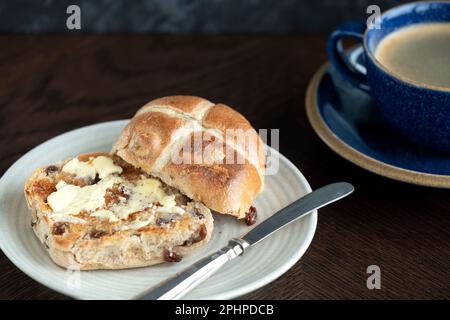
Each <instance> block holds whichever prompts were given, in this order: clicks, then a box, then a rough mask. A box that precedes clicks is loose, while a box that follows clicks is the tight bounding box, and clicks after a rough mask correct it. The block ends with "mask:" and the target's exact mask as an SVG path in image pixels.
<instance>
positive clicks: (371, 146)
mask: <svg viewBox="0 0 450 320" xmlns="http://www.w3.org/2000/svg"><path fill="white" fill-rule="evenodd" d="M361 52H362V50H361V49H360V48H357V49H356V50H353V51H351V52H350V53H349V55H350V57H349V60H350V61H351V62H352V64H353V65H354V67H355V68H362V69H363V68H364V67H363V65H362V64H361V59H362V55H361ZM306 108H307V114H308V118H309V121H310V122H311V125H312V126H313V128H314V130H315V131H316V132H317V134H318V135H319V136H320V137H321V139H322V140H323V141H324V142H325V143H326V144H327V145H328V146H329V147H330V148H331V149H333V150H334V151H335V152H337V153H338V154H340V155H341V156H343V157H344V158H346V159H347V160H349V161H351V162H353V163H355V164H357V165H359V166H360V167H362V168H365V169H367V170H369V171H372V172H375V173H377V174H380V175H383V176H386V177H389V178H392V179H396V180H400V181H404V182H408V183H413V184H419V185H425V186H433V187H443V188H450V155H449V154H444V153H442V154H440V153H436V152H433V151H430V150H426V149H422V148H420V147H416V146H414V145H411V144H410V143H409V142H407V141H405V140H403V139H402V138H401V137H400V136H398V135H397V134H396V133H395V132H394V131H392V129H391V128H390V127H389V126H388V125H387V124H386V122H385V120H384V119H383V117H382V115H381V114H380V113H379V112H378V108H377V106H376V105H375V104H374V102H373V100H372V99H371V98H370V96H369V95H367V94H365V93H363V92H362V91H360V90H358V89H355V88H353V87H351V86H350V85H349V84H347V83H346V82H345V81H343V80H342V79H341V78H340V77H339V76H338V75H337V74H336V72H335V71H334V70H333V69H332V68H331V67H330V65H329V64H328V63H327V64H325V65H324V66H322V67H321V68H320V69H319V70H318V71H317V72H316V74H315V75H314V77H313V78H312V79H311V82H310V84H309V87H308V91H307V95H306Z"/></svg>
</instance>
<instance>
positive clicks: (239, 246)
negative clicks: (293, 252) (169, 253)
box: [136, 239, 250, 300]
mask: <svg viewBox="0 0 450 320" xmlns="http://www.w3.org/2000/svg"><path fill="white" fill-rule="evenodd" d="M249 245H250V244H249V243H248V242H247V241H245V240H242V239H231V240H230V241H229V242H228V245H227V246H226V247H223V248H222V249H220V250H219V251H216V252H215V253H213V254H211V255H209V256H207V257H205V258H203V259H201V260H199V261H197V262H195V263H194V264H193V265H192V266H190V267H189V268H187V269H185V270H183V271H181V272H180V273H179V274H178V275H176V276H175V277H173V278H171V279H169V280H168V281H166V282H163V283H162V284H161V285H158V286H157V287H154V288H152V289H150V291H147V292H145V293H143V294H141V295H139V296H137V297H136V299H140V300H176V299H179V298H181V297H182V296H184V295H185V294H186V292H189V291H191V290H192V289H193V288H195V287H196V286H198V285H199V284H200V283H202V282H203V281H205V280H206V279H208V278H209V277H210V276H211V275H212V274H213V273H215V272H216V271H217V270H218V269H220V268H221V267H222V266H223V265H224V264H225V263H227V262H228V261H231V260H233V259H234V258H236V257H237V256H240V255H242V254H243V253H244V251H245V249H246V248H247V247H248V246H249Z"/></svg>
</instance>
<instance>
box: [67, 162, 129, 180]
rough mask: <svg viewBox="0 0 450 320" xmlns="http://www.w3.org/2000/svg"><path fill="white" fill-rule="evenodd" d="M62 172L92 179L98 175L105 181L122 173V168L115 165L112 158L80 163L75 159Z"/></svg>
mask: <svg viewBox="0 0 450 320" xmlns="http://www.w3.org/2000/svg"><path fill="white" fill-rule="evenodd" d="M62 171H63V172H67V173H70V174H73V175H75V176H77V177H80V178H91V179H94V178H95V176H96V175H97V174H98V177H99V178H100V179H103V178H105V177H107V176H109V175H112V174H114V173H119V174H120V173H122V168H121V167H120V166H117V165H115V164H114V162H113V160H112V159H111V158H109V157H105V156H98V157H96V158H94V159H90V160H89V161H80V160H78V158H73V159H72V160H70V161H69V162H67V163H66V164H65V165H64V167H63V168H62Z"/></svg>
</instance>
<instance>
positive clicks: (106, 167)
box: [47, 156, 185, 229]
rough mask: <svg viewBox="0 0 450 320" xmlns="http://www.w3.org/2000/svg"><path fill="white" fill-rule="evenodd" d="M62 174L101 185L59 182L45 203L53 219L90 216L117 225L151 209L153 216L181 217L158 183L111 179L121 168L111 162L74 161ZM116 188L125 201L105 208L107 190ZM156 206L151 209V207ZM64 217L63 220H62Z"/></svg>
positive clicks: (141, 223) (142, 179)
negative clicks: (124, 194)
mask: <svg viewBox="0 0 450 320" xmlns="http://www.w3.org/2000/svg"><path fill="white" fill-rule="evenodd" d="M63 171H65V172H67V173H71V174H74V175H76V176H78V177H82V178H86V177H89V178H94V177H95V176H96V175H97V174H98V175H99V178H100V181H99V182H97V183H96V184H93V185H88V186H84V187H79V186H76V185H70V184H67V183H65V182H64V181H60V182H58V184H57V185H56V191H55V192H53V193H51V194H50V195H49V196H48V198H47V203H48V204H49V205H50V207H51V209H52V210H53V215H52V216H53V217H54V218H58V219H59V220H61V219H66V220H67V219H70V217H69V215H72V216H73V215H78V214H79V213H80V212H82V211H85V212H89V213H90V215H91V216H93V217H97V218H99V219H103V220H108V221H109V222H116V221H119V219H126V218H128V216H129V215H130V214H131V213H134V212H139V211H142V210H144V209H146V208H149V207H150V208H152V210H154V212H162V213H175V214H183V213H184V212H185V211H184V209H183V208H181V207H178V206H177V204H176V201H175V195H169V194H167V193H166V192H165V191H164V189H163V188H162V183H161V181H159V180H157V179H153V178H146V177H145V176H143V175H142V176H141V177H140V179H139V180H137V181H136V182H135V183H131V182H130V181H127V180H124V179H123V178H121V177H120V176H117V175H114V174H116V173H118V174H120V173H122V168H121V167H120V166H116V165H114V163H113V161H112V159H111V158H108V157H105V156H99V157H96V158H94V159H90V161H89V162H83V161H79V160H78V159H77V158H74V159H72V160H71V161H69V162H68V163H67V164H66V165H65V166H64V167H63ZM115 184H119V185H120V186H121V187H123V188H124V189H125V190H126V194H127V197H126V198H125V197H119V202H118V203H115V204H113V205H111V206H109V208H106V207H105V194H106V190H107V189H110V188H112V187H113V186H114V185H115ZM155 203H156V204H157V205H153V204H155ZM64 216H65V217H66V218H64ZM149 223H150V220H148V219H147V220H146V221H135V222H132V223H131V224H130V226H129V228H132V229H138V228H141V227H143V226H145V225H147V224H149Z"/></svg>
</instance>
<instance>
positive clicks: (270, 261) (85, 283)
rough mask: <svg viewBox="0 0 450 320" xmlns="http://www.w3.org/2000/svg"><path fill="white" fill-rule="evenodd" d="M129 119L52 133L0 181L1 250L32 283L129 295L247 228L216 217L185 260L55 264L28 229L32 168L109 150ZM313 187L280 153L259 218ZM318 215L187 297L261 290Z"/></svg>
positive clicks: (296, 252)
mask: <svg viewBox="0 0 450 320" xmlns="http://www.w3.org/2000/svg"><path fill="white" fill-rule="evenodd" d="M126 123H127V120H121V121H113V122H106V123H100V124H95V125H92V126H88V127H84V128H80V129H77V130H74V131H70V132H67V133H65V134H62V135H60V136H58V137H56V138H53V139H51V140H49V141H47V142H45V143H43V144H41V145H39V146H37V147H36V148H34V149H33V150H31V151H30V152H28V153H27V154H25V155H24V156H23V157H22V158H20V159H19V160H18V161H17V162H16V163H14V165H12V166H11V167H10V168H9V170H8V171H7V172H6V173H5V174H4V175H3V177H2V178H1V180H0V247H1V249H2V250H3V252H4V253H5V254H6V256H8V258H9V259H10V260H11V261H12V262H13V263H14V264H15V265H16V266H17V267H18V268H20V269H21V270H22V271H23V272H25V273H26V274H27V275H29V276H30V277H31V278H33V279H35V280H36V281H38V282H40V283H42V284H44V285H45V286H48V287H50V288H52V289H54V290H56V291H59V292H61V293H63V294H66V295H68V296H71V297H74V298H78V299H129V298H131V297H133V296H135V295H136V294H138V293H140V292H142V291H143V290H145V289H148V288H150V287H152V286H153V285H156V284H157V283H159V282H160V281H162V280H164V279H167V278H168V277H170V276H172V275H174V274H175V273H177V272H179V271H180V270H182V269H184V268H185V267H187V266H189V265H190V264H192V263H193V262H194V261H196V260H198V259H199V258H201V257H203V256H205V255H207V254H209V253H212V252H213V251H216V250H218V249H220V248H222V247H223V246H225V245H226V244H227V242H228V240H229V239H230V238H232V237H239V236H241V235H242V234H244V233H245V232H246V231H248V230H249V227H247V226H246V225H245V224H244V223H242V221H239V222H238V221H236V220H235V219H234V218H232V217H227V216H223V215H217V214H216V215H215V216H214V219H215V221H214V222H215V223H214V225H215V227H214V234H213V236H212V239H211V241H210V243H209V244H208V245H206V246H205V247H204V248H201V249H200V250H199V251H197V252H195V253H194V254H193V255H191V256H188V257H185V258H184V259H183V261H182V262H180V263H176V264H165V265H159V266H151V267H146V268H138V269H130V270H115V271H111V270H102V271H83V272H80V273H73V272H70V271H67V270H65V269H63V268H60V267H58V266H57V265H55V264H54V263H53V262H52V261H51V259H50V258H49V256H48V255H47V252H46V251H45V249H44V248H43V246H42V245H41V243H40V242H39V241H38V240H37V238H36V237H35V235H34V233H33V231H32V229H31V226H30V212H29V211H28V209H27V207H26V203H25V199H24V196H23V184H24V182H25V180H26V179H27V177H28V176H29V174H30V173H31V172H32V170H33V169H35V168H36V167H39V166H44V165H47V164H51V163H53V162H55V161H58V160H61V159H66V158H68V157H72V156H75V155H77V154H80V153H85V152H91V151H108V150H109V149H110V148H111V145H112V143H113V142H114V141H115V140H116V139H117V137H118V135H119V133H120V131H121V130H122V128H123V127H124V126H125V124H126ZM309 191H311V188H310V186H309V184H308V182H307V181H306V179H305V178H304V177H303V175H302V174H301V173H300V171H299V170H298V169H297V168H296V167H295V166H294V165H293V164H292V163H291V162H289V160H287V159H286V158H285V157H284V156H282V155H280V165H279V171H278V173H277V174H276V175H272V176H267V177H266V185H265V189H264V192H263V193H262V194H261V195H260V196H259V197H258V198H257V200H256V202H255V206H256V208H257V209H258V221H259V222H261V221H263V220H264V219H266V218H267V217H269V216H270V215H272V214H273V213H275V212H276V211H278V210H279V209H281V208H283V207H284V206H286V205H288V204H289V203H291V202H292V201H294V200H296V199H297V198H299V197H300V196H302V195H304V194H305V193H307V192H309ZM316 224H317V212H314V213H312V214H310V215H309V216H307V217H305V218H303V219H302V220H301V221H298V222H295V223H293V224H291V225H289V226H287V227H285V228H284V229H282V230H280V231H279V232H277V233H276V234H274V235H272V236H271V237H270V238H269V239H267V240H265V241H263V242H262V243H260V244H258V245H257V246H255V247H254V248H251V249H250V250H249V251H248V252H246V253H245V255H244V256H242V257H239V258H237V259H235V260H234V261H232V262H230V263H229V264H227V265H225V267H224V268H223V269H221V270H219V272H217V273H216V274H215V275H213V276H212V277H211V278H209V279H208V280H206V281H205V282H204V283H202V284H201V285H200V286H199V287H197V288H196V289H195V290H193V291H192V292H191V293H189V295H187V296H186V299H231V298H234V297H238V296H241V295H244V294H246V293H248V292H250V291H252V290H255V289H258V288H260V287H262V286H264V285H266V284H267V283H269V282H271V281H273V280H275V279H276V278H278V277H279V276H280V275H282V274H283V273H284V272H286V271H287V270H288V269H289V268H290V267H292V266H293V265H294V264H295V263H296V262H297V261H298V260H299V259H300V257H301V256H302V255H303V254H304V253H305V251H306V249H307V248H308V246H309V244H310V243H311V240H312V238H313V235H314V232H315V229H316Z"/></svg>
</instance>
